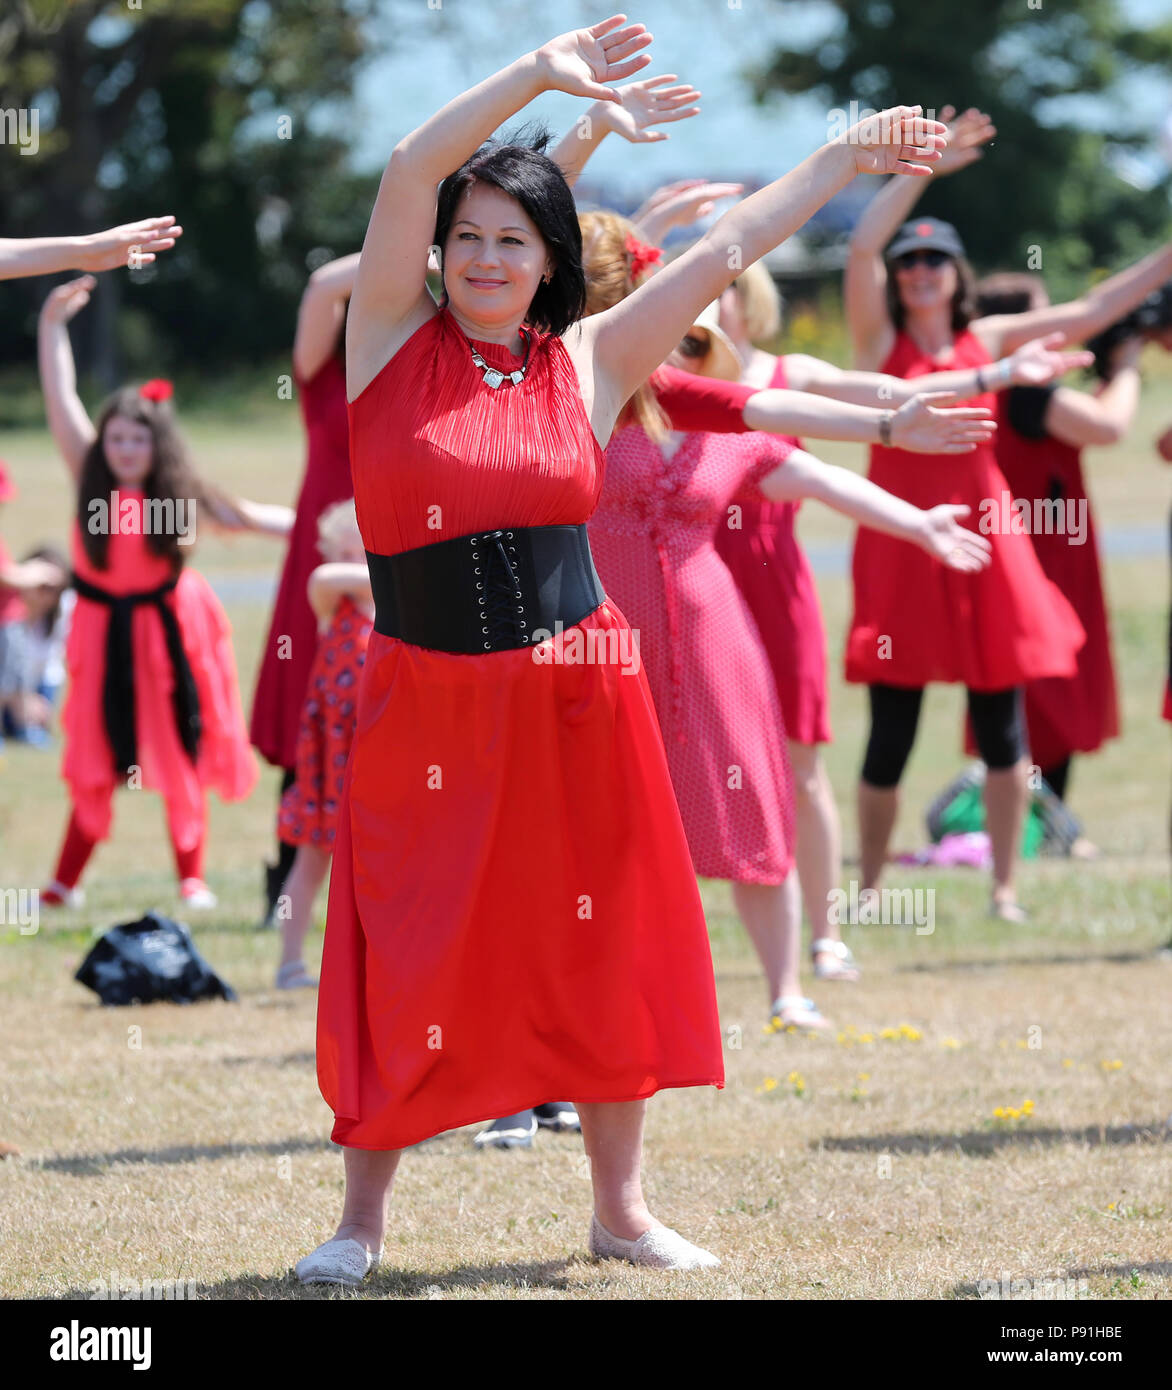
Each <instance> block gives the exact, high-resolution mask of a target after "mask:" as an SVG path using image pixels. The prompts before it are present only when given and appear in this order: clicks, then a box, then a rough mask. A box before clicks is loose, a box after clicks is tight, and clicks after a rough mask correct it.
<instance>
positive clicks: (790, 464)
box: [760, 449, 992, 573]
mask: <svg viewBox="0 0 1172 1390" xmlns="http://www.w3.org/2000/svg"><path fill="white" fill-rule="evenodd" d="M760 487H761V491H762V492H763V493H764V494H765V496H766V497H768V498H769V499H770V500H771V501H774V502H789V501H796V500H797V499H798V498H802V497H812V498H816V499H817V500H818V501H819V502H824V503H825V504H826V505H827V506H828V507H831V508H832V509H833V510H834V511H836V512H841V513H842V514H843V516H849V517H850V518H851V519H852V520H853V521H857V522H858V523H859V525H860V526H869V527H871V528H872V530H875V531H883V532H885V533H886V534H887V535H889V536H897V537H898V538H899V539H900V540H904V541H911V543H912V544H913V545H918V546H919V547H920V548H921V549H922V550H926V551H927V552H928V554H929V555H932V556H934V557H935V558H936V559H937V560H939V561H940V562H941V563H942V564H944V565H946V566H947V567H948V568H949V569H955V570H962V571H966V572H970V573H971V572H974V571H976V570H982V569H984V568H985V566H986V565H987V564H988V563H989V557H990V555H991V553H992V547H991V546H990V544H989V542H988V540H986V538H985V537H984V536H979V535H977V534H976V532H974V531H969V530H966V528H965V527H963V526H961V525H960V518H961V517H962V516H967V515H968V513H969V511H970V508H968V507H965V506H955V505H947V506H940V507H933V508H931V510H929V511H924V510H922V509H921V508H919V507H915V506H913V505H912V504H911V503H910V502H905V501H904V499H903V498H902V497H896V496H895V495H894V494H893V493H890V492H887V491H886V490H885V489H884V488H881V487H877V486H876V485H875V484H874V483H873V482H871V481H870V480H869V479H868V478H863V477H861V476H860V475H859V474H858V473H852V472H851V471H850V469H848V468H835V467H833V466H832V465H831V464H828V463H823V462H822V460H821V459H818V458H815V457H814V456H813V455H812V454H808V453H806V451H805V450H804V449H795V450H793V452H792V453H791V454H790V455H789V456H788V458H787V459H786V460H785V462H784V463H783V464H781V465H780V466H779V467H777V468H775V469H774V470H773V472H772V473H769V474H767V475H766V476H765V477H764V478H763V479H762V480H761V484H760Z"/></svg>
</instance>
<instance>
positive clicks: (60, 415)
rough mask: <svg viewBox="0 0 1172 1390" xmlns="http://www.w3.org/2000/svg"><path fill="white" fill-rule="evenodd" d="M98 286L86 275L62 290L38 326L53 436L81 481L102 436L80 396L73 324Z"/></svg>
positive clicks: (46, 307) (48, 303) (47, 303)
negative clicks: (71, 336)
mask: <svg viewBox="0 0 1172 1390" xmlns="http://www.w3.org/2000/svg"><path fill="white" fill-rule="evenodd" d="M96 284H97V281H96V280H95V279H94V277H93V276H92V275H83V276H81V277H80V278H79V279H77V280H69V281H67V282H66V283H65V284H64V285H58V286H57V288H56V289H55V290H53V291H52V292H51V293H50V294H49V296H48V298H47V299H46V300H45V302H44V304H43V305H42V306H41V314H40V318H39V320H38V322H37V362H38V365H39V367H40V373H41V391H42V393H43V395H44V397H45V414H46V416H47V418H48V421H49V431H50V433H51V434H52V436H53V442H54V443H55V444H56V445H57V448H58V451H59V452H60V454H61V457H62V458H63V459H64V460H65V464H66V467H67V468H68V469H69V472H70V474H71V475H72V476H73V478H74V480H75V481H76V480H77V479H79V478H80V477H81V466H82V463H83V462H84V461H85V456H86V454H87V453H88V452H89V450H90V448H91V446H92V445H93V442H94V440H95V439H96V438H97V431H96V430H95V429H94V424H93V421H92V420H91V419H90V417H89V415H88V414H87V412H86V408H85V406H84V405H82V403H81V397H80V396H79V395H78V394H77V369H76V367H75V366H74V362H73V345H72V344H71V343H70V341H69V321H70V319H72V318H73V316H74V315H75V314H77V313H79V312H80V311H81V310H82V309H84V308H85V306H86V305H87V304H88V303H89V302H90V293H91V292H92V290H93V288H94V286H95V285H96Z"/></svg>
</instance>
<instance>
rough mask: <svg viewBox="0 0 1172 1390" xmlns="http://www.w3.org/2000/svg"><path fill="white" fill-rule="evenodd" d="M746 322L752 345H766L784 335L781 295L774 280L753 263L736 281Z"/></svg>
mask: <svg viewBox="0 0 1172 1390" xmlns="http://www.w3.org/2000/svg"><path fill="white" fill-rule="evenodd" d="M733 284H734V285H735V286H736V291H737V295H738V297H739V298H740V301H741V313H742V314H743V315H744V318H745V332H746V333H747V334H748V335H749V341H750V342H752V343H764V342H767V341H768V340H769V339H770V338H775V337H776V336H777V335H778V333H780V332H781V295H780V294H778V292H777V286H776V285H775V284H774V283H773V276H772V275H770V273H769V272H768V271H767V270H766V269H765V266H764V265H763V264H762V263H761V262H760V261H754V262H753V264H752V265H750V266H746V267H745V269H744V270H742V271H741V273H740V274H739V275H738V276H737V278H736V279H735V280H734V281H733Z"/></svg>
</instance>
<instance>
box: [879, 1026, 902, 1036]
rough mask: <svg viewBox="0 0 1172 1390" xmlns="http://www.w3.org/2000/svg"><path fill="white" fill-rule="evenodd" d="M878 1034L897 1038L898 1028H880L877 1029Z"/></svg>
mask: <svg viewBox="0 0 1172 1390" xmlns="http://www.w3.org/2000/svg"><path fill="white" fill-rule="evenodd" d="M879 1036H880V1037H881V1038H898V1037H899V1030H898V1029H897V1028H881V1029H880V1030H879Z"/></svg>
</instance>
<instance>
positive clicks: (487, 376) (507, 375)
mask: <svg viewBox="0 0 1172 1390" xmlns="http://www.w3.org/2000/svg"><path fill="white" fill-rule="evenodd" d="M517 332H518V333H520V334H521V336H522V337H523V338H524V339H525V360H524V362H522V363H521V365H520V367H518V368H517V370H516V371H514V372H502V371H498V369H497V368H496V367H490V366H489V365H488V363H487V362H486V361H485V360H484V358H483V357H481V355H480V354H479V353H478V352H477V351H476V349H475V348H474V347H473V346H472V344H471V342H469V343H468V351H469V352H471V354H472V361H473V362H474V363H475V364H476V365H477V366H478V367H479V368H480V370H481V371H482V372H483V373H484V384H485V386H489V387H491V388H492V389H493V390H494V391H495V390H496V389H497V388H498V387H499V386H501V385H503V384H504V383H505V382H506V381H511V382H512V383H513V385H514V386H520V384H521V383H522V382H523V381H524V380H525V373H526V372H527V371H528V370H529V349H530V348H531V347H532V346H533V339H532V337H531V336H530V334H529V333H528V332H527V331H526V330H525V329H524V328H519V329H518V330H517Z"/></svg>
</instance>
